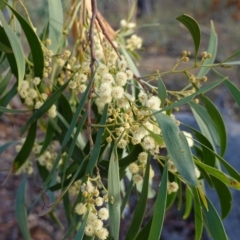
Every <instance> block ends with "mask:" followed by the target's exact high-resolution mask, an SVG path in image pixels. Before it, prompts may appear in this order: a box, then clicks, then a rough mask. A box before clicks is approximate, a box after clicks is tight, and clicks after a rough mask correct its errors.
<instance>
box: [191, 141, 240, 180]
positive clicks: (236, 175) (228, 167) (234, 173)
mask: <svg viewBox="0 0 240 240" xmlns="http://www.w3.org/2000/svg"><path fill="white" fill-rule="evenodd" d="M195 141H196V140H195ZM196 142H198V141H196ZM198 143H200V142H198ZM200 144H201V143H200ZM201 145H202V144H201ZM202 147H204V148H206V149H207V150H208V151H209V152H211V153H212V154H214V155H215V157H216V158H217V159H218V160H219V161H220V162H221V164H222V165H223V166H224V167H225V169H226V170H227V171H228V173H229V174H230V176H231V177H232V178H235V179H236V180H237V181H239V182H240V174H239V173H238V172H237V171H236V170H235V169H234V168H233V167H232V166H231V165H230V164H229V163H228V162H227V161H225V160H224V159H223V158H222V157H221V156H219V155H218V154H217V153H215V152H214V151H212V149H210V148H208V147H207V146H206V145H202Z"/></svg>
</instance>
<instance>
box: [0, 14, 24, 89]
mask: <svg viewBox="0 0 240 240" xmlns="http://www.w3.org/2000/svg"><path fill="white" fill-rule="evenodd" d="M0 21H1V23H2V26H3V28H4V31H5V33H6V35H7V37H8V40H9V42H10V44H11V48H12V51H13V54H14V57H15V60H16V64H17V73H18V86H20V85H21V82H22V81H23V78H24V74H25V56H24V52H23V49H22V45H21V42H20V40H19V38H18V37H17V35H16V33H15V32H14V31H13V29H12V28H11V27H10V26H9V25H8V24H7V23H6V21H5V19H4V16H3V14H2V12H0Z"/></svg>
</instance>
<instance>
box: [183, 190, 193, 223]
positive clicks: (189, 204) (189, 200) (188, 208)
mask: <svg viewBox="0 0 240 240" xmlns="http://www.w3.org/2000/svg"><path fill="white" fill-rule="evenodd" d="M191 210H192V195H191V191H190V188H188V187H187V188H186V204H185V211H184V214H183V219H186V218H188V217H189V215H190V213H191Z"/></svg>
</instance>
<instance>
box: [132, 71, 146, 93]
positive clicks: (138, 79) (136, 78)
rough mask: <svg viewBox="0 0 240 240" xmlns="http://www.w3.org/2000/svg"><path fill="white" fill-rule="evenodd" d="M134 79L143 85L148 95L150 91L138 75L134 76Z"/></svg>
mask: <svg viewBox="0 0 240 240" xmlns="http://www.w3.org/2000/svg"><path fill="white" fill-rule="evenodd" d="M133 77H134V79H135V80H136V81H137V82H138V83H139V84H140V85H141V87H142V88H143V89H144V90H145V91H146V92H147V93H148V92H149V90H148V89H147V88H146V86H145V85H144V82H142V81H141V79H140V78H139V77H138V76H137V75H136V74H133Z"/></svg>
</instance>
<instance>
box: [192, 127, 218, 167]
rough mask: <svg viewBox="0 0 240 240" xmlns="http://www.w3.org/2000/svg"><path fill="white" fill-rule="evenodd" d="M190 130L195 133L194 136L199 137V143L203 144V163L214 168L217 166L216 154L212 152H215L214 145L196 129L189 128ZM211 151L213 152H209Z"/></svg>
mask: <svg viewBox="0 0 240 240" xmlns="http://www.w3.org/2000/svg"><path fill="white" fill-rule="evenodd" d="M188 128H190V129H191V130H192V131H193V132H194V135H195V136H196V137H197V139H198V141H199V143H200V144H201V147H202V153H203V159H202V161H203V162H204V163H206V164H207V165H209V166H211V167H214V166H215V154H213V153H212V152H214V149H213V147H212V144H211V143H210V142H209V140H208V139H207V138H206V137H205V136H204V135H203V134H202V133H200V132H199V131H197V130H196V129H194V128H192V127H190V126H188ZM209 149H211V150H212V151H209Z"/></svg>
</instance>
